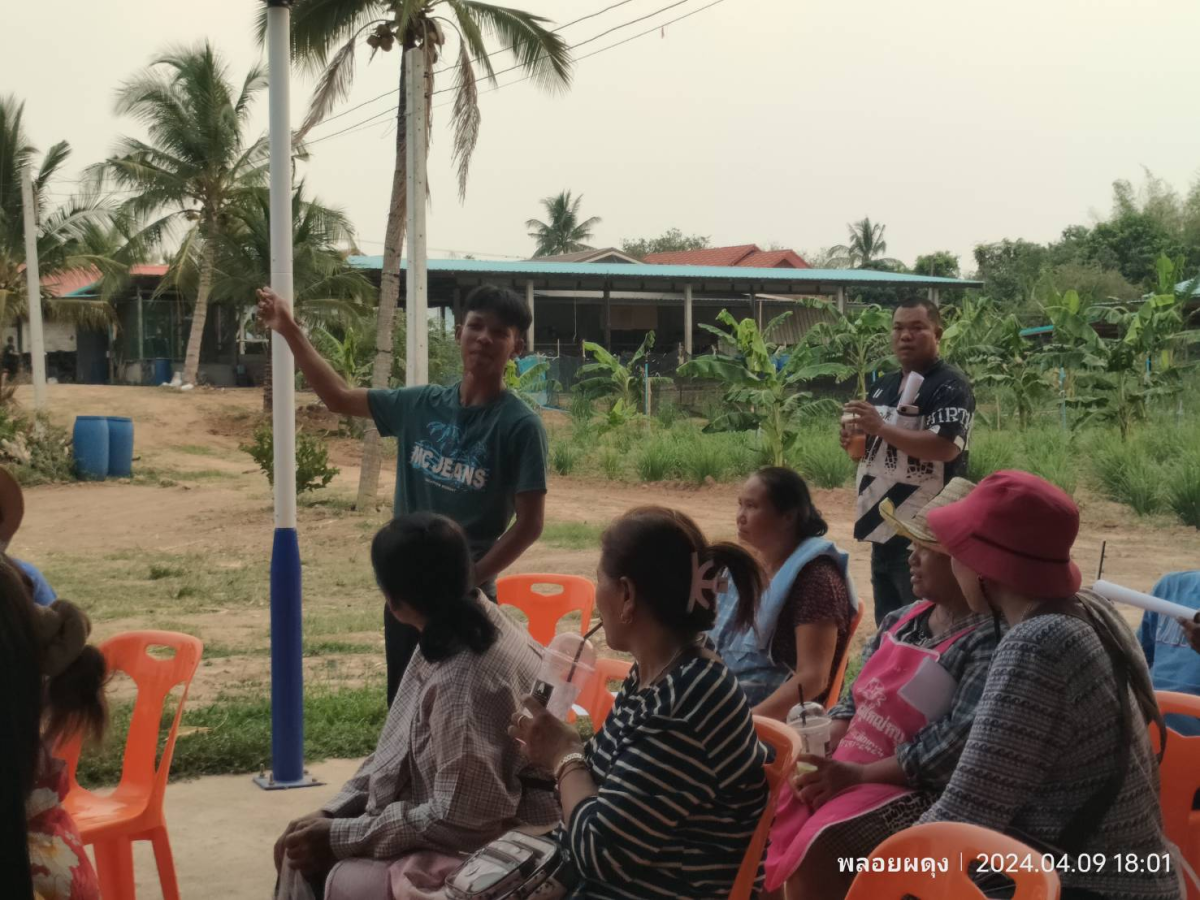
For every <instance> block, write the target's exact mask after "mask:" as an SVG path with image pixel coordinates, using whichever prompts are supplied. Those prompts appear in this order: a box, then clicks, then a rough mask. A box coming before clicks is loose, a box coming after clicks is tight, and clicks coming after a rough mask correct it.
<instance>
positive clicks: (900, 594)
mask: <svg viewBox="0 0 1200 900" xmlns="http://www.w3.org/2000/svg"><path fill="white" fill-rule="evenodd" d="M909 546H910V545H909V542H908V541H905V540H898V539H895V538H893V539H892V540H890V541H888V542H887V543H886V544H872V545H871V588H872V589H873V590H874V592H875V627H876V628H878V627H879V623H880V622H882V621H883V617H884V616H886V615H887V614H888V613H890V612H895V611H896V610H898V609H900V608H901V607H904V606H908V604H910V603H916V602H917V599H918V598H917V595H916V594H914V593H913V589H912V580H911V576H910V575H909V571H908V551H909Z"/></svg>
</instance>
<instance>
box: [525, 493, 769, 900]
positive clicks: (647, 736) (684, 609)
mask: <svg viewBox="0 0 1200 900" xmlns="http://www.w3.org/2000/svg"><path fill="white" fill-rule="evenodd" d="M601 544H602V549H601V557H600V566H599V569H598V572H597V581H598V585H597V590H596V606H597V608H598V609H599V612H600V616H601V618H602V619H603V621H604V631H605V636H606V638H607V640H608V644H609V646H611V647H612V648H613V649H615V650H623V651H627V652H629V653H632V654H633V657H634V659H635V661H636V665H635V666H634V668H633V670H632V672H631V673H630V675H629V679H628V680H627V681H626V682H625V684H624V685H623V686H622V688H621V692H620V694H618V696H617V699H616V703H615V705H614V706H613V709H612V712H611V713H610V714H609V717H608V719H607V720H606V721H605V723H604V727H603V729H602V730H601V731H600V733H599V734H597V735H596V736H595V737H594V738H592V740H591V741H589V742H588V744H587V746H586V747H584V746H583V745H582V744H581V742H580V740H579V736H578V735H577V734H576V732H575V729H574V728H572V727H570V726H568V725H567V724H565V723H563V722H560V721H558V720H557V719H555V718H553V717H552V716H550V715H549V714H548V713H546V711H545V709H544V708H542V707H541V706H540V705H539V704H538V703H537V701H535V700H533V699H532V698H529V699H528V700H526V710H525V712H523V713H521V712H519V713H518V714H517V715H516V716H514V717H513V727H512V729H511V730H510V733H511V734H512V735H513V736H514V737H516V738H517V739H518V740H520V741H522V742H523V743H524V747H525V752H526V753H527V754H528V755H529V757H530V759H531V761H533V762H534V763H537V764H539V765H543V766H545V767H546V768H548V769H551V770H553V771H554V772H555V773H556V775H557V778H558V785H559V792H560V796H561V798H562V806H563V827H562V828H561V829H559V831H558V832H556V835H557V836H558V839H559V840H560V841H561V842H562V844H563V845H564V846H565V847H566V848H567V849H568V850H569V852H570V855H571V857H572V859H573V860H574V863H575V865H576V866H577V868H578V870H579V874H580V875H581V876H582V879H583V884H582V887H581V888H580V893H579V895H578V896H584V897H589V898H630V897H635V898H644V897H670V898H675V897H689V898H725V897H728V896H729V892H730V890H731V889H732V887H733V883H734V881H735V879H736V878H737V872H738V867H739V866H740V865H741V862H742V858H743V857H744V856H745V853H746V848H747V847H748V846H749V844H750V839H751V837H752V836H753V834H754V829H755V826H756V825H757V823H758V820H759V818H760V816H761V815H762V813H763V810H764V808H765V807H766V803H767V784H766V779H765V777H764V774H763V764H764V763H765V762H766V751H765V750H764V749H763V747H762V745H760V744H759V742H758V740H757V738H756V736H755V732H754V722H753V718H752V717H751V714H750V706H749V704H748V703H747V701H746V697H745V695H744V694H743V693H742V691H741V688H739V687H738V683H737V680H736V679H735V678H734V677H733V675H732V674H731V673H730V672H729V670H728V669H727V668H726V667H725V664H724V663H723V662H722V661H721V659H720V657H719V656H717V654H716V653H714V652H713V648H712V645H711V643H710V642H708V641H707V640H706V638H705V632H706V631H708V629H710V628H712V626H713V622H714V619H715V616H716V602H715V601H716V596H715V594H716V581H717V575H718V573H720V572H722V571H723V570H727V571H728V572H729V574H730V576H731V577H732V579H733V581H734V583H735V584H736V585H737V589H738V596H739V598H741V602H742V603H747V604H754V603H756V602H757V600H758V597H759V594H760V592H761V591H762V586H763V575H762V572H761V570H760V569H759V567H758V564H757V563H756V562H755V561H754V559H753V557H751V556H750V555H749V554H748V553H747V552H746V551H745V550H743V549H742V548H740V547H738V546H737V545H735V544H727V543H720V544H709V543H708V541H707V540H706V539H705V537H704V535H703V534H702V533H701V531H700V529H699V528H698V527H697V526H696V524H695V523H694V522H693V521H692V520H691V519H689V518H688V517H687V516H685V515H683V514H682V513H679V512H674V511H672V510H668V509H661V508H656V507H644V508H640V509H634V510H631V511H630V512H628V513H626V514H625V515H624V516H622V517H621V518H619V519H617V520H616V521H615V522H613V523H612V525H610V526H609V527H608V530H606V531H605V532H604V536H603V538H602V539H601Z"/></svg>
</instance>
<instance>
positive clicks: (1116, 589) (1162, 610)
mask: <svg viewBox="0 0 1200 900" xmlns="http://www.w3.org/2000/svg"><path fill="white" fill-rule="evenodd" d="M1092 590H1093V591H1095V592H1096V593H1097V594H1099V595H1100V596H1101V597H1104V598H1105V599H1106V600H1111V601H1112V602H1113V603H1124V604H1126V605H1127V606H1136V607H1138V608H1140V609H1144V610H1147V611H1148V612H1155V613H1158V614H1159V615H1162V616H1170V617H1171V618H1172V619H1187V620H1188V621H1189V622H1190V621H1193V620H1194V617H1195V615H1196V610H1194V609H1192V608H1191V607H1188V606H1184V605H1183V604H1181V603H1172V602H1171V601H1170V600H1163V599H1162V598H1161V597H1155V596H1152V595H1150V594H1143V593H1142V592H1141V591H1135V590H1132V589H1131V588H1127V587H1121V585H1119V584H1113V583H1112V582H1111V581H1097V582H1096V583H1095V584H1094V585H1092Z"/></svg>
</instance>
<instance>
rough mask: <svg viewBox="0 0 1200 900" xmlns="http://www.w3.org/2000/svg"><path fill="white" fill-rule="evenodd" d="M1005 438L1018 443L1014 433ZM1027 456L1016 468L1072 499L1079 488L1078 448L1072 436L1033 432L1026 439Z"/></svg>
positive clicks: (1061, 433)
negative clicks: (1056, 488) (1052, 485)
mask: <svg viewBox="0 0 1200 900" xmlns="http://www.w3.org/2000/svg"><path fill="white" fill-rule="evenodd" d="M1004 436H1006V437H1007V438H1008V439H1009V440H1015V439H1016V435H1015V434H1012V433H1011V432H1010V433H1008V434H1007V435H1004ZM1022 437H1023V444H1024V450H1025V452H1024V454H1023V457H1022V459H1021V461H1020V462H1018V463H1017V464H1016V468H1018V469H1025V470H1026V471H1029V472H1032V473H1033V474H1034V475H1038V476H1040V477H1042V478H1045V479H1046V480H1047V481H1049V482H1050V483H1051V484H1055V485H1058V486H1059V487H1060V488H1062V489H1063V490H1064V491H1066V492H1067V493H1068V494H1070V495H1071V496H1074V495H1075V489H1076V488H1077V487H1079V464H1078V460H1077V459H1076V454H1077V452H1078V448H1077V447H1075V446H1074V445H1073V444H1072V442H1071V435H1070V434H1068V433H1066V432H1064V431H1061V430H1059V429H1056V428H1045V429H1041V430H1035V429H1030V430H1029V431H1027V432H1026V433H1025V434H1024V435H1023V436H1022Z"/></svg>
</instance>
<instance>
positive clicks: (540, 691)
mask: <svg viewBox="0 0 1200 900" xmlns="http://www.w3.org/2000/svg"><path fill="white" fill-rule="evenodd" d="M595 671H596V649H595V648H594V647H593V646H592V642H591V641H589V640H586V639H585V638H584V637H583V636H582V635H579V634H571V633H563V634H560V635H558V636H557V637H555V638H554V640H553V641H551V642H550V646H549V647H547V648H546V649H545V650H543V651H542V665H541V668H539V669H538V675H537V680H536V681H535V682H534V684H533V691H532V694H533V696H534V698H535V699H536V700H538V702H540V703H541V704H542V705H543V706H545V707H546V709H547V711H548V712H549V713H550V715H552V716H554V717H555V718H556V719H562V720H563V721H566V718H567V716H568V715H569V714H570V712H571V707H572V706H574V704H575V700H576V698H578V697H579V692H580V691H581V690H583V686H584V685H585V684H587V682H588V679H590V678H591V677H592V673H593V672H595Z"/></svg>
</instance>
